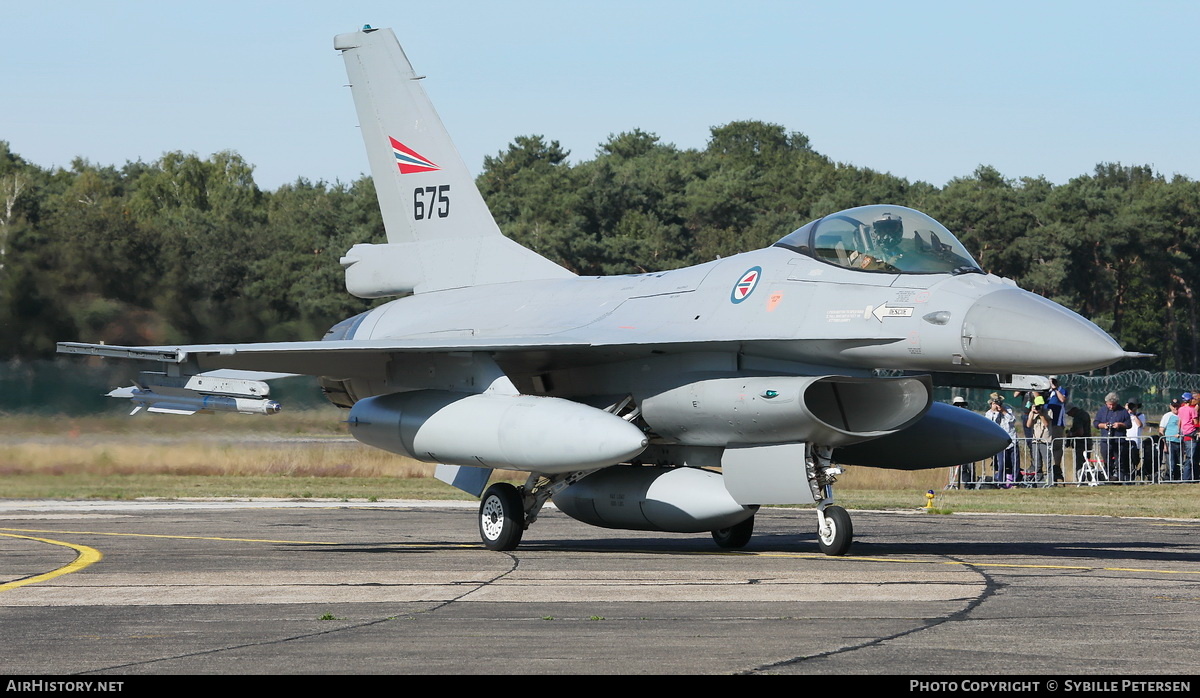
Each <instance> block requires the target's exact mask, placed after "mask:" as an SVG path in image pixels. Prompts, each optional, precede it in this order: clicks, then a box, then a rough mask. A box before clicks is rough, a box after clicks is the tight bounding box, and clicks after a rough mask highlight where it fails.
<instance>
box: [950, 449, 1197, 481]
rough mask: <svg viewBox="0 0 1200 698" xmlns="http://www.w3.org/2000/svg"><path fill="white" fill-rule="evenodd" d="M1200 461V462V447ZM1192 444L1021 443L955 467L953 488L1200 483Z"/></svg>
mask: <svg viewBox="0 0 1200 698" xmlns="http://www.w3.org/2000/svg"><path fill="white" fill-rule="evenodd" d="M1198 443H1200V442H1198ZM1196 451H1197V453H1196V454H1195V457H1196V459H1197V460H1200V448H1197V449H1196ZM1186 452H1187V444H1185V443H1182V442H1180V443H1175V444H1172V443H1170V442H1168V441H1167V440H1166V439H1163V438H1161V437H1158V436H1153V437H1151V436H1145V437H1142V438H1140V439H1137V440H1136V441H1135V440H1133V439H1127V438H1112V439H1109V438H1104V437H1096V436H1093V437H1087V438H1061V439H1052V440H1051V441H1050V442H1039V441H1036V440H1034V439H1017V440H1016V442H1015V443H1013V445H1012V446H1010V447H1009V448H1008V449H1006V450H1005V451H1001V452H1000V453H997V454H996V455H995V456H993V457H992V458H988V459H986V460H982V461H977V462H975V463H965V464H963V465H960V466H957V467H955V468H951V469H950V482H949V483H948V485H947V487H948V488H957V489H992V488H997V487H1002V488H1009V487H1054V486H1055V485H1073V486H1085V485H1086V486H1095V485H1103V484H1109V485H1115V484H1122V485H1151V484H1159V483H1172V482H1196V481H1197V480H1200V463H1197V464H1196V465H1197V467H1194V468H1193V467H1191V464H1189V463H1188V462H1187V459H1186V458H1187V457H1186Z"/></svg>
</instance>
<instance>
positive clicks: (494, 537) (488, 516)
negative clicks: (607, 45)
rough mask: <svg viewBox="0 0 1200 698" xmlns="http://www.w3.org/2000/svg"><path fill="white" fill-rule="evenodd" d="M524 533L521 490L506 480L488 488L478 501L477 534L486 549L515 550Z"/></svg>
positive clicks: (523, 508)
mask: <svg viewBox="0 0 1200 698" xmlns="http://www.w3.org/2000/svg"><path fill="white" fill-rule="evenodd" d="M524 533H525V507H524V505H523V504H522V503H521V493H520V492H519V491H518V490H517V488H516V487H514V486H512V485H510V484H509V483H507V482H497V483H496V484H494V485H492V486H491V487H489V488H487V492H484V493H483V499H481V500H479V537H480V538H482V539H483V545H484V547H486V548H487V549H488V550H515V549H516V547H517V546H518V545H520V544H521V536H522V534H524Z"/></svg>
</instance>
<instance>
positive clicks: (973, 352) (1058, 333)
mask: <svg viewBox="0 0 1200 698" xmlns="http://www.w3.org/2000/svg"><path fill="white" fill-rule="evenodd" d="M962 342H963V355H964V356H965V357H966V359H967V361H968V362H970V364H971V365H972V366H974V367H976V368H977V369H983V370H987V371H996V372H998V373H1027V374H1046V373H1075V372H1079V371H1090V370H1092V369H1095V368H1102V367H1104V366H1107V365H1109V364H1111V363H1113V362H1114V361H1116V360H1117V359H1121V358H1124V357H1125V356H1126V354H1125V352H1124V350H1122V349H1121V346H1120V345H1119V344H1117V343H1116V342H1115V341H1113V339H1112V337H1109V336H1108V333H1106V332H1105V331H1104V330H1102V329H1100V328H1099V327H1096V326H1095V325H1094V324H1092V323H1091V322H1090V321H1089V320H1087V319H1086V318H1084V317H1082V316H1080V315H1078V314H1076V313H1073V312H1071V311H1070V310H1067V309H1066V308H1064V307H1062V306H1061V305H1059V304H1057V303H1055V302H1053V301H1049V300H1046V299H1045V298H1042V297H1041V296H1039V295H1037V294H1034V293H1030V292H1028V291H1023V290H1021V289H1018V288H1011V289H1004V290H1000V291H996V292H994V293H989V294H987V295H985V296H983V297H982V298H980V299H979V300H977V301H975V303H974V304H972V306H971V309H970V310H969V311H968V312H967V315H966V318H965V319H964V320H963V337H962Z"/></svg>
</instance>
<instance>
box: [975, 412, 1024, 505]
mask: <svg viewBox="0 0 1200 698" xmlns="http://www.w3.org/2000/svg"><path fill="white" fill-rule="evenodd" d="M983 416H985V417H987V418H988V419H990V420H992V421H993V422H995V423H996V424H998V425H999V426H1000V428H1001V429H1003V430H1004V432H1005V433H1006V434H1008V438H1009V439H1010V443H1009V445H1008V448H1006V449H1004V450H1003V451H1001V452H999V453H997V454H996V459H995V465H996V473H995V480H996V482H997V483H1005V482H1009V483H1011V482H1017V481H1019V480H1020V478H1021V470H1020V468H1018V466H1017V418H1016V417H1014V416H1013V413H1012V410H1011V409H1009V407H1008V405H1005V404H1004V396H1003V395H1000V394H999V393H992V396H991V400H990V401H989V402H988V411H987V412H984V413H983Z"/></svg>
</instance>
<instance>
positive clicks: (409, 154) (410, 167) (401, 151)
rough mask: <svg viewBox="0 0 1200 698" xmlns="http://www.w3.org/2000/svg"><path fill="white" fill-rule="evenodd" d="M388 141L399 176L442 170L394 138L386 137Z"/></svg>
mask: <svg viewBox="0 0 1200 698" xmlns="http://www.w3.org/2000/svg"><path fill="white" fill-rule="evenodd" d="M388 140H389V141H391V142H392V153H394V154H395V155H396V165H397V166H398V167H399V168H400V174H413V173H415V172H436V171H438V170H440V169H442V168H440V167H438V166H437V165H436V164H434V162H433V161H432V160H430V159H429V158H427V157H425V156H424V155H421V154H420V153H418V152H417V151H415V150H413V149H412V148H410V147H408V146H407V145H404V144H403V143H401V142H400V141H398V140H396V139H395V138H392V137H391V136H388Z"/></svg>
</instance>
